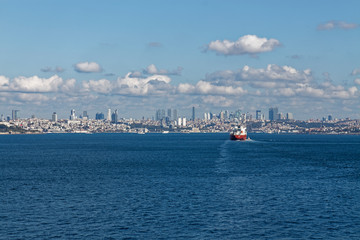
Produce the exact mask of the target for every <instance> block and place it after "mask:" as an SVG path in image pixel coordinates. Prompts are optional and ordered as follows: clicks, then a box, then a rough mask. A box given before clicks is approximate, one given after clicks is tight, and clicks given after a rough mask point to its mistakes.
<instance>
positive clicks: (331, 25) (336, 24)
mask: <svg viewBox="0 0 360 240" xmlns="http://www.w3.org/2000/svg"><path fill="white" fill-rule="evenodd" d="M357 27H359V24H357V23H347V22H343V21H329V22H326V23H322V24H319V25H318V26H317V30H332V29H354V28H357Z"/></svg>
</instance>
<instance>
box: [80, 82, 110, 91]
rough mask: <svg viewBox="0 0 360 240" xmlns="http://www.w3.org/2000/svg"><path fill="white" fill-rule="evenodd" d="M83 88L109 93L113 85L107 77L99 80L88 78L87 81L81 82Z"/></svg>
mask: <svg viewBox="0 0 360 240" xmlns="http://www.w3.org/2000/svg"><path fill="white" fill-rule="evenodd" d="M82 86H83V89H84V90H85V91H93V92H98V93H110V92H111V90H112V88H113V86H112V84H111V82H110V81H109V80H107V79H100V80H97V81H96V80H90V81H88V82H83V83H82Z"/></svg>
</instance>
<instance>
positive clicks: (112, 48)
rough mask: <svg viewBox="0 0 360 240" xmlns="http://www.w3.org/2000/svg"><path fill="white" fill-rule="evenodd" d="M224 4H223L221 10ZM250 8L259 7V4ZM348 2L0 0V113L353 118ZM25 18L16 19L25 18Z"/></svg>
mask: <svg viewBox="0 0 360 240" xmlns="http://www.w3.org/2000/svg"><path fill="white" fill-rule="evenodd" d="M229 6H231V7H229ZM260 6H261V7H260ZM359 7H360V2H358V1H346V2H341V1H315V2H314V1H301V2H290V1H271V2H264V1H252V2H251V3H250V2H245V1H226V2H222V1H199V2H197V1H196V2H193V1H181V2H172V1H154V2H148V1H106V2H105V3H103V2H100V1H76V2H70V1H61V2H60V1H51V2H49V1H37V2H36V4H34V2H32V1H2V2H1V9H2V10H3V11H2V12H1V14H0V29H1V30H2V38H1V39H0V53H1V54H0V113H1V114H4V115H5V116H8V115H11V114H12V110H14V109H16V110H19V111H20V112H19V115H20V117H25V116H26V117H30V116H31V115H32V114H35V115H36V116H37V117H41V118H49V119H50V118H51V117H52V113H53V112H56V113H57V117H58V118H68V117H69V114H70V110H71V109H75V110H76V111H77V112H79V113H80V112H82V111H88V113H89V114H92V118H95V114H96V113H98V112H102V113H103V114H104V115H105V118H106V116H107V109H109V108H110V109H112V110H115V109H117V110H118V113H119V117H125V118H129V117H133V118H137V119H140V118H141V117H143V116H144V117H151V116H154V113H155V111H156V110H157V109H165V110H166V109H169V108H171V109H177V111H178V115H179V116H180V115H181V116H182V115H184V114H182V113H186V114H185V116H187V117H188V118H189V119H191V118H192V107H193V106H194V107H195V108H196V115H197V116H196V117H197V118H201V117H202V114H203V113H205V112H216V113H217V112H219V111H221V110H225V109H229V110H230V111H236V110H237V109H241V110H242V111H243V112H251V113H252V114H253V115H254V116H255V112H256V110H261V111H262V113H263V114H265V113H266V114H265V116H266V118H268V115H267V112H268V109H269V108H270V107H275V106H276V107H278V108H279V109H281V110H282V111H281V112H283V113H284V114H286V113H288V112H289V113H293V114H294V118H296V119H300V120H305V119H310V118H318V119H321V118H322V117H324V116H328V115H332V116H333V117H335V118H346V117H350V118H353V119H360V104H359V103H360V101H359V97H360V92H359V89H360V63H359V61H358V58H359V56H360V49H359V48H356V46H357V44H358V42H359V40H360V28H359V26H360V25H359V23H360V16H359V15H358V13H357V9H358V8H359ZM24 22H26V24H24Z"/></svg>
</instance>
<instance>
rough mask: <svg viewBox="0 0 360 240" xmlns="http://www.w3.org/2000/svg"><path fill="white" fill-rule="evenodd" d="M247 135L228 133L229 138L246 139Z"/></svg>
mask: <svg viewBox="0 0 360 240" xmlns="http://www.w3.org/2000/svg"><path fill="white" fill-rule="evenodd" d="M246 137H247V135H246V134H244V135H235V134H230V140H246Z"/></svg>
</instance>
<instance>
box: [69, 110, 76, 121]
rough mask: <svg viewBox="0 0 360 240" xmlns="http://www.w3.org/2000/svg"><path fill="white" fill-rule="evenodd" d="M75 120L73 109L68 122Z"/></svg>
mask: <svg viewBox="0 0 360 240" xmlns="http://www.w3.org/2000/svg"><path fill="white" fill-rule="evenodd" d="M75 119H76V114H75V109H71V112H70V120H75Z"/></svg>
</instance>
